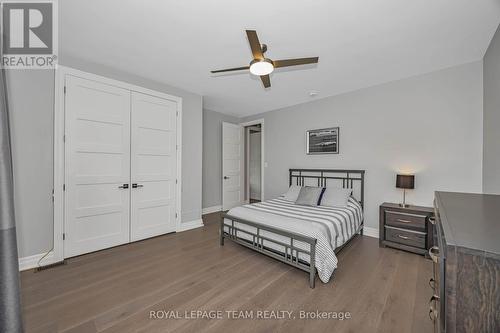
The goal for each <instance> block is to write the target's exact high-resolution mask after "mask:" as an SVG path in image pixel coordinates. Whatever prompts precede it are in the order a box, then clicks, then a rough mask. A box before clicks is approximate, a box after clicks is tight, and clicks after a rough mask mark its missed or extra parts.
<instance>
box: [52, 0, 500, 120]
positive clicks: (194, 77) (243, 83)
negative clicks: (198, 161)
mask: <svg viewBox="0 0 500 333" xmlns="http://www.w3.org/2000/svg"><path fill="white" fill-rule="evenodd" d="M59 10H60V22H59V33H60V54H61V56H64V55H68V56H71V57H76V58H80V59H82V60H84V61H89V62H93V63H98V64H102V65H106V66H110V67H113V68H116V69H119V70H124V71H126V72H131V73H133V74H136V75H140V76H143V77H146V78H149V79H153V80H156V81H160V82H163V83H168V84H171V85H174V86H177V87H180V88H184V89H186V90H189V91H192V92H195V93H199V94H201V95H203V96H204V107H206V108H208V109H212V110H216V111H220V112H224V113H228V114H233V115H238V116H245V115H250V114H256V113H259V112H263V111H269V110H273V109H277V108H281V107H284V106H289V105H294V104H298V103H303V102H307V101H309V100H311V98H312V97H310V96H309V92H310V91H311V90H317V91H319V95H318V96H317V97H315V98H323V97H327V96H331V95H336V94H339V93H342V92H347V91H352V90H356V89H359V88H363V87H367V86H372V85H376V84H380V83H383V82H388V81H393V80H397V79H401V78H404V77H409V76H413V75H418V74H422V73H426V72H431V71H434V70H437V69H441V68H446V67H450V66H454V65H458V64H461V63H467V62H471V61H476V60H479V59H481V58H482V57H483V56H484V53H485V51H486V49H487V47H488V45H489V42H490V40H491V38H492V36H493V34H494V32H495V30H496V28H497V26H498V24H499V22H500V0H474V1H471V0H314V1H305V0H301V1H297V0H273V1H270V0H266V1H264V0H252V1H241V0H217V1H207V0H176V1H170V0H169V1H165V0H163V1H160V0H63V1H59ZM245 29H255V30H257V33H258V35H259V38H260V41H261V43H266V44H267V45H268V48H269V50H268V52H267V54H266V55H267V56H268V57H270V58H271V59H283V58H296V57H308V56H319V57H320V58H319V64H318V65H317V66H310V65H309V67H307V66H306V67H303V68H298V67H296V68H294V69H278V70H276V71H275V72H274V73H273V74H271V83H272V87H271V88H270V89H264V88H263V87H262V84H261V82H260V80H259V79H258V78H256V77H252V76H251V75H250V74H249V73H245V72H243V73H238V74H234V73H232V74H227V75H219V76H214V75H211V74H210V70H213V69H220V68H227V67H238V66H244V65H247V64H248V63H249V62H250V60H251V53H250V48H249V46H248V41H247V38H246V35H245Z"/></svg>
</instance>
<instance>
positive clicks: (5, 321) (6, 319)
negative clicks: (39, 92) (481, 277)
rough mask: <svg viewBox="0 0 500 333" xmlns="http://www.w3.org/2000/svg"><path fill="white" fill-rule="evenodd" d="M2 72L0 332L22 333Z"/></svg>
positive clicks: (7, 124)
mask: <svg viewBox="0 0 500 333" xmlns="http://www.w3.org/2000/svg"><path fill="white" fill-rule="evenodd" d="M6 89H7V87H6V80H5V70H4V69H1V72H0V332H6V333H17V332H22V331H23V325H22V318H21V302H20V295H19V261H18V257H17V244H16V223H15V218H14V188H13V178H12V154H11V147H10V129H9V112H8V111H9V110H8V108H7V91H6Z"/></svg>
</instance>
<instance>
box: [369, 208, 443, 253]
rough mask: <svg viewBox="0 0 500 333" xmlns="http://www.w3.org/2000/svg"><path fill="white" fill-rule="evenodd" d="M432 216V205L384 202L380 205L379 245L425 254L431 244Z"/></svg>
mask: <svg viewBox="0 0 500 333" xmlns="http://www.w3.org/2000/svg"><path fill="white" fill-rule="evenodd" d="M432 216H434V209H433V208H432V207H421V206H409V207H400V206H399V204H395V203H388V202H384V203H383V204H382V205H380V222H379V223H380V224H379V233H380V234H379V245H380V246H381V247H385V246H389V247H393V248H397V249H400V250H405V251H410V252H414V253H418V254H425V255H427V254H428V250H429V248H431V247H432V245H433V237H432V234H433V232H432V224H431V223H429V220H430V218H431V217H432Z"/></svg>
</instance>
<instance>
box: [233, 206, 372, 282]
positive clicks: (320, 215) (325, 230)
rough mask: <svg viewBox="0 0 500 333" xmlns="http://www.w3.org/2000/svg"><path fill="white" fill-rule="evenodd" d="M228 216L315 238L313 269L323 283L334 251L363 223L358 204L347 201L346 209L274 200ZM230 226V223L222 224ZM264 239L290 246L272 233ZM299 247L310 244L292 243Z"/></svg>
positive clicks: (331, 267) (235, 210)
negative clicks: (314, 268) (314, 267)
mask: <svg viewBox="0 0 500 333" xmlns="http://www.w3.org/2000/svg"><path fill="white" fill-rule="evenodd" d="M228 214H229V215H232V216H234V217H238V218H241V219H245V220H248V221H253V222H255V223H260V224H264V225H267V226H270V227H274V228H279V229H283V230H286V231H289V232H294V233H297V234H300V235H304V236H308V237H312V238H315V239H316V240H317V243H316V260H315V266H316V269H317V271H318V275H319V277H320V279H321V281H323V282H325V283H326V282H328V281H329V280H330V277H331V275H332V274H333V271H334V270H335V269H336V268H337V263H338V261H337V257H336V256H335V249H336V248H337V247H339V246H342V245H343V244H344V243H345V242H347V241H348V240H349V239H350V238H351V236H352V235H354V234H355V233H356V232H358V231H359V227H360V225H361V223H362V221H363V210H362V208H361V205H360V204H359V203H358V202H357V201H356V200H355V199H354V198H350V199H349V202H348V206H347V207H342V208H339V207H324V206H315V207H311V206H301V205H296V204H295V203H293V202H290V201H287V200H284V199H283V198H277V199H273V200H268V201H264V202H261V203H256V204H252V205H245V206H240V207H236V208H233V209H231V210H230V211H229V212H228ZM225 223H226V224H228V223H230V221H229V220H226V221H225ZM235 226H236V227H238V228H240V229H242V230H247V231H252V232H253V231H254V230H253V229H254V228H253V227H251V226H247V225H243V224H239V223H236V224H235ZM262 235H263V236H266V237H268V238H270V239H273V240H277V241H280V242H284V243H287V244H290V238H288V237H285V236H281V235H278V234H275V233H271V232H264V231H263V232H262ZM238 237H241V238H244V239H251V237H250V236H249V235H247V234H245V233H238ZM294 245H296V246H297V247H299V248H302V249H305V250H308V249H309V244H307V243H302V242H294ZM264 246H267V247H270V248H273V249H274V250H277V251H281V252H284V247H281V246H279V245H276V244H274V243H272V242H267V244H266V242H264ZM299 259H302V260H304V261H306V262H309V260H310V258H309V256H308V255H305V254H302V253H301V254H299Z"/></svg>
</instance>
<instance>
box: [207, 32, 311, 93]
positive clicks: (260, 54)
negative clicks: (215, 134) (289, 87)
mask: <svg viewBox="0 0 500 333" xmlns="http://www.w3.org/2000/svg"><path fill="white" fill-rule="evenodd" d="M246 32H247V37H248V42H249V43H250V49H251V50H252V54H253V60H252V61H251V62H250V64H249V65H248V66H243V67H235V68H227V69H219V70H215V71H211V73H222V72H232V71H242V70H247V69H248V70H250V73H252V74H253V75H257V76H260V79H261V80H262V83H263V84H264V88H269V87H270V86H271V79H270V78H269V74H271V73H272V72H273V70H274V69H275V68H280V67H289V66H298V65H306V64H316V63H318V60H319V57H311V58H297V59H283V60H271V59H269V58H266V57H265V56H264V53H266V51H267V45H266V44H260V42H259V38H258V37H257V32H256V31H255V30H246Z"/></svg>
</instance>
